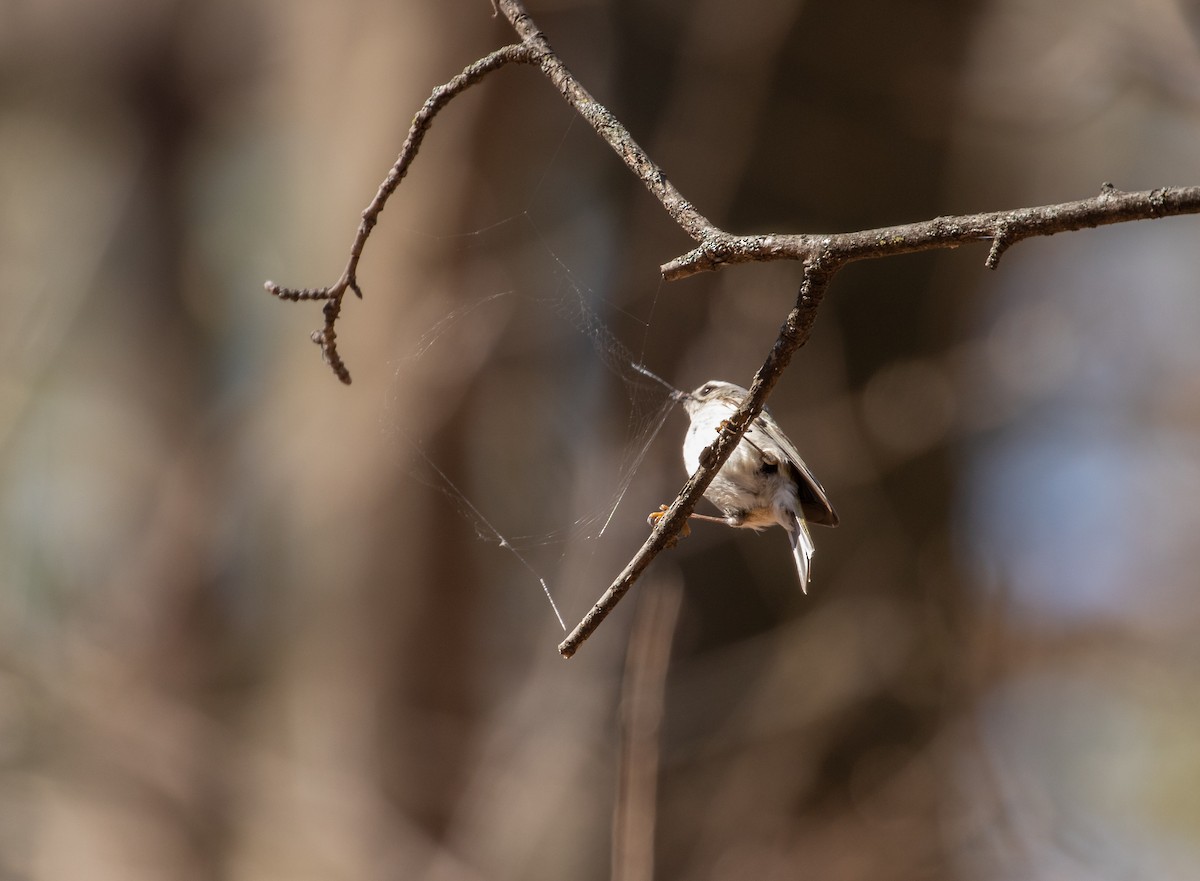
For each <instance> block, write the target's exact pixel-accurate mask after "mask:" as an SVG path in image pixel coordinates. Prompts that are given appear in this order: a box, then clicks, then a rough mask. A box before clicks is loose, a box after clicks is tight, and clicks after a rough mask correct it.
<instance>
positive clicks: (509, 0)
mask: <svg viewBox="0 0 1200 881" xmlns="http://www.w3.org/2000/svg"><path fill="white" fill-rule="evenodd" d="M493 5H494V6H495V8H496V9H497V10H498V11H499V12H500V13H501V14H502V15H503V16H504V17H505V19H507V21H508V23H509V24H510V25H511V26H512V28H513V30H514V31H516V33H517V35H518V36H519V37H520V39H521V41H520V42H519V43H514V44H512V45H510V46H505V47H504V48H502V49H497V50H496V51H495V52H492V53H490V54H488V55H486V56H484V57H483V58H480V59H479V60H478V61H476V62H474V63H472V64H470V65H468V66H467V67H466V68H465V69H464V70H463V71H462V73H460V74H458V76H456V77H454V78H453V79H451V80H450V81H449V82H447V83H445V84H443V85H441V86H438V87H437V88H436V89H434V90H433V93H432V94H431V95H430V96H429V99H428V100H427V101H426V102H425V104H424V105H423V106H422V107H421V109H420V110H419V111H418V112H417V114H416V116H415V117H414V118H413V122H412V126H411V127H410V128H409V132H408V137H407V138H406V139H405V141H404V145H403V147H402V148H401V150H400V155H399V157H398V158H397V159H396V162H395V164H393V166H392V168H391V170H389V171H388V174H387V177H386V178H384V181H383V183H382V184H381V185H380V187H379V191H378V192H377V193H376V194H375V198H374V199H372V200H371V204H370V205H368V206H367V208H366V209H365V210H364V211H363V214H362V222H361V223H360V224H359V226H358V230H357V232H356V233H355V236H354V241H353V242H352V244H351V247H350V257H349V260H348V261H347V263H346V267H345V269H344V270H343V271H342V274H341V276H340V277H339V278H338V280H337V281H336V282H334V283H333V284H332V285H330V286H329V287H325V288H286V287H282V286H280V285H277V284H275V283H274V282H270V281H269V282H267V283H266V288H267V290H268V291H269V292H270V293H271V294H273V295H275V296H277V297H280V298H281V299H285V300H326V301H327V302H326V303H325V307H324V316H325V323H324V326H323V327H322V328H321V329H320V330H318V331H315V332H314V333H313V335H312V338H313V341H314V342H316V343H317V344H318V345H320V347H321V353H322V356H323V357H324V359H325V360H326V362H328V364H329V365H330V367H331V368H332V369H333V371H334V373H335V374H336V375H337V376H338V378H339V379H340V380H341V381H342V382H345V383H348V382H350V373H349V371H348V370H347V369H346V366H345V364H344V363H343V362H342V359H341V357H340V356H339V354H338V351H337V344H336V340H337V334H336V332H335V325H336V323H337V319H338V317H339V315H340V314H341V307H342V299H343V297H344V296H345V294H346V292H347V291H354V293H355V294H356V295H357V296H359V297H361V296H362V290H361V288H360V287H359V284H358V277H357V273H358V262H359V258H360V257H361V256H362V252H363V248H364V247H365V245H366V242H367V239H368V238H369V237H370V235H371V230H372V229H374V227H375V224H376V223H377V222H378V220H379V215H380V213H381V212H382V211H383V208H384V206H385V205H386V204H387V200H388V199H389V198H390V197H391V195H392V193H393V192H395V190H396V188H397V187H398V186H399V184H400V181H401V180H402V179H403V178H404V175H405V174H406V173H407V172H408V169H409V167H410V166H411V165H412V162H413V160H414V159H415V158H416V155H417V152H418V151H419V149H420V147H421V143H422V141H423V140H424V138H425V134H426V133H427V132H428V130H429V126H430V125H431V124H432V122H433V119H434V117H435V116H437V114H438V113H439V112H440V111H441V110H442V109H443V108H444V107H445V106H446V105H447V104H449V103H450V101H451V100H452V99H453V98H455V97H456V96H458V95H459V94H461V93H462V92H463V91H464V90H466V89H468V88H470V87H471V86H473V85H475V84H476V83H478V82H479V81H480V80H482V79H483V78H484V77H485V76H486V75H487V74H489V73H491V72H492V71H495V70H499V69H500V68H502V67H504V66H505V65H507V64H509V63H518V64H532V65H536V66H537V67H538V69H539V70H541V72H542V73H543V74H545V76H546V77H547V78H548V79H549V80H550V82H551V83H552V84H553V85H554V86H555V88H556V89H557V90H558V92H559V94H560V95H562V97H563V100H565V101H566V102H567V103H568V104H570V105H571V106H572V107H573V108H575V110H576V111H577V112H578V113H579V114H580V116H582V117H583V118H584V119H585V120H586V121H587V122H588V124H589V125H591V127H592V128H593V129H595V131H596V133H597V134H598V135H600V137H601V138H603V139H604V141H605V142H606V143H608V145H609V146H610V147H612V149H613V150H614V151H615V152H616V153H617V155H618V156H619V157H620V158H621V160H622V161H623V162H624V163H625V165H626V166H627V167H628V168H629V169H630V171H632V172H633V173H634V175H636V176H637V178H638V179H639V180H641V181H642V183H643V184H644V185H645V186H646V188H647V189H648V190H649V191H650V193H651V194H653V195H654V197H655V198H657V199H658V201H659V202H660V203H661V204H662V206H663V208H664V209H665V210H666V212H667V214H669V215H670V217H671V218H672V219H673V220H674V221H675V222H676V223H677V224H678V225H679V227H680V228H681V229H682V230H683V231H684V232H685V233H687V235H688V236H690V237H691V239H692V240H693V241H695V242H696V245H697V247H696V248H694V249H693V250H691V251H689V252H688V253H686V254H683V255H681V256H679V257H676V258H674V259H673V260H670V261H668V262H667V263H664V264H663V265H662V266H661V267H660V271H661V273H662V276H663V278H664V279H666V280H668V281H674V280H677V279H681V278H687V277H688V276H691V275H695V274H697V273H700V272H708V271H712V270H716V269H720V268H722V267H724V266H728V265H730V264H734V263H749V262H766V261H771V260H794V261H798V262H800V263H801V264H802V265H803V267H804V275H803V281H802V283H801V286H800V293H799V295H798V297H797V299H796V304H795V306H793V307H792V310H791V311H790V312H789V313H788V316H787V318H786V320H785V321H784V322H783V326H782V327H781V328H780V331H779V337H778V338H777V339H776V341H775V344H774V345H773V346H772V347H771V350H770V352H769V353H768V355H767V358H766V360H765V361H764V362H763V365H762V367H761V368H759V370H758V373H757V374H755V377H754V382H753V384H752V385H751V386H750V394H749V395H748V396H747V398H746V400H745V402H744V403H743V404H742V406H741V408H740V409H739V410H738V412H737V414H736V415H735V416H734V417H733V418H732V419H730V420H729V422H728V424H727V427H726V429H725V430H724V431H723V432H722V433H721V434H720V435H719V436H718V438H717V441H716V442H715V443H714V444H713V445H712V446H711V447H709V448H708V450H706V451H705V453H704V455H702V456H701V459H700V467H699V469H698V470H697V471H696V473H695V474H693V475H692V476H691V477H690V478H689V479H688V482H687V483H686V484H685V485H684V487H683V489H682V490H680V492H679V495H678V496H677V497H676V499H675V501H674V502H673V503H672V504H671V506H670V507H669V508H668V509H667V511H666V513H665V514H664V515H663V517H662V518H661V519H660V520H659V521H658V523H657V525H656V526H655V527H654V529H653V531H652V532H651V533H650V536H649V538H647V539H646V541H645V543H644V544H643V545H642V547H641V548H640V549H639V550H638V552H637V553H636V554H635V555H634V557H633V559H632V560H630V562H629V564H628V565H627V566H626V567H625V568H624V570H622V572H621V573H620V575H618V576H617V578H616V580H614V581H613V583H612V584H611V585H610V586H609V588H608V590H606V591H605V592H604V594H603V596H601V598H600V599H599V600H598V601H597V602H596V604H595V605H594V606H593V607H592V609H591V610H590V611H589V612H588V613H587V615H585V616H584V618H583V620H582V621H580V623H579V624H578V625H577V626H576V627H575V629H574V630H573V631H572V632H571V634H570V635H569V636H568V637H567V638H566V639H565V640H564V641H563V642H562V644H561V645H559V651H560V652H561V653H562V655H563V656H564V657H568V658H569V657H571V656H572V655H573V654H574V653H575V651H576V650H577V649H578V648H579V646H580V645H581V644H582V643H583V642H584V640H586V639H587V638H588V636H590V635H591V633H592V632H593V631H594V630H595V629H596V627H597V626H599V624H600V622H601V621H603V620H604V618H605V617H606V616H607V615H608V613H609V612H610V611H611V610H612V609H613V607H614V606H615V605H616V604H617V603H618V602H619V601H620V599H621V597H623V596H624V595H625V593H626V592H627V591H628V590H629V588H630V587H631V586H632V585H633V583H634V581H636V580H637V578H638V576H639V575H640V574H641V573H642V572H643V571H645V569H646V567H647V566H648V565H649V564H650V561H651V560H653V559H654V557H655V556H657V555H658V553H659V552H660V551H662V550H663V549H664V548H667V547H670V546H671V545H673V544H674V543H675V541H677V539H678V536H679V533H680V531H681V530H682V529H683V526H684V524H685V523H686V522H687V518H688V516H689V515H690V514H691V513H692V511H693V510H694V509H695V507H696V504H697V502H698V501H699V500H700V497H701V495H703V493H704V490H705V489H706V488H707V487H708V484H709V483H710V482H711V481H712V479H713V477H714V476H715V475H716V473H717V472H718V471H719V470H720V469H721V466H722V465H723V464H724V463H725V461H726V459H728V458H729V455H730V454H731V453H732V452H733V449H734V447H735V446H736V445H737V443H738V441H739V440H740V439H741V437H742V434H743V433H744V432H745V430H746V427H747V426H748V425H749V424H750V422H751V421H752V420H753V419H754V417H755V416H757V415H758V414H759V413H760V412H761V411H762V409H763V406H764V404H765V403H766V400H767V396H768V395H769V394H770V392H771V389H772V388H773V387H774V385H775V382H776V381H777V380H778V379H779V376H780V375H781V374H782V373H783V371H784V369H785V368H786V367H787V365H788V362H789V361H790V360H791V357H792V355H793V354H794V353H795V351H796V350H797V349H799V348H800V347H801V346H803V345H804V344H805V342H807V341H808V337H809V334H810V333H811V331H812V326H813V322H814V321H815V320H816V314H817V310H818V308H819V307H820V304H821V299H822V297H823V296H824V294H825V291H826V289H827V288H828V286H829V284H830V282H831V281H832V279H833V276H834V275H835V274H836V273H837V271H838V270H839V269H840V268H841V267H843V266H844V265H846V264H847V263H852V262H855V261H858V260H871V259H878V258H881V257H891V256H895V255H898V254H911V253H914V252H917V251H930V250H935V249H940V248H956V247H958V246H960V245H964V244H970V243H975V242H989V243H990V244H991V248H990V251H989V253H988V256H987V259H986V261H985V265H986V266H987V267H988V268H990V269H995V268H996V266H997V264H998V263H999V260H1000V257H1001V255H1002V254H1003V253H1004V251H1006V250H1007V249H1008V248H1009V247H1011V246H1012V245H1014V244H1016V243H1017V242H1019V241H1021V240H1023V239H1027V238H1031V237H1033V236H1048V235H1054V234H1055V233H1059V232H1066V231H1070V230H1079V229H1087V228H1090V227H1096V226H1103V225H1106V224H1112V223H1123V222H1125V221H1130V220H1148V219H1152V218H1159V217H1170V216H1175V215H1181V214H1196V213H1200V187H1163V188H1161V189H1156V190H1150V191H1146V192H1137V193H1126V192H1122V191H1120V190H1117V189H1116V188H1115V187H1113V186H1112V184H1107V183H1106V184H1104V186H1103V188H1102V189H1101V191H1100V193H1099V195H1097V196H1094V197H1093V198H1090V199H1081V200H1079V201H1077V202H1066V203H1063V204H1059V205H1043V206H1040V207H1036V208H1019V209H1016V210H1012V211H997V212H992V213H988V214H971V215H964V216H959V217H938V218H934V219H933V220H927V221H922V222H920V223H910V224H904V225H900V226H892V227H884V228H881V229H873V230H863V231H860V232H849V233H831V234H782V233H767V234H762V235H751V236H739V235H733V234H731V233H728V232H725V231H724V230H722V229H720V228H718V227H717V226H715V225H714V224H713V223H712V222H711V221H709V220H708V219H707V218H706V217H704V215H702V214H701V213H700V212H699V211H697V210H696V208H695V207H694V206H693V205H692V204H691V203H690V202H688V201H687V199H685V198H684V197H683V195H682V194H681V193H680V192H679V191H678V190H677V189H676V188H675V187H674V185H673V184H671V182H670V181H669V180H668V179H667V177H666V175H665V174H664V173H663V171H662V169H660V168H659V167H658V166H657V165H656V164H655V163H654V162H653V161H652V160H651V159H650V157H649V156H648V155H647V154H646V151H645V150H643V149H642V148H641V147H640V146H639V145H638V144H637V142H636V141H635V140H634V139H633V136H632V135H630V133H629V132H628V130H627V129H626V128H625V127H624V126H623V125H622V124H621V123H620V121H619V120H618V119H617V118H616V117H615V116H613V114H612V113H611V112H610V111H609V110H608V109H607V108H606V107H604V106H603V105H602V104H600V103H599V102H597V101H596V100H595V98H593V97H592V96H591V95H590V94H589V93H588V91H587V90H586V89H585V88H584V87H583V86H582V85H581V84H580V82H579V81H578V80H577V79H576V78H575V77H574V76H573V75H572V74H571V72H570V71H569V70H568V69H567V67H566V66H565V65H564V64H563V63H562V61H561V60H560V59H559V57H558V56H557V55H556V54H555V53H554V50H553V49H552V48H551V46H550V43H549V41H548V40H547V39H546V37H545V35H544V34H542V32H541V31H540V30H539V29H538V27H537V25H536V24H535V23H534V21H533V19H532V18H530V16H529V14H528V13H527V12H526V11H525V8H524V6H523V5H522V3H521V2H520V0H493Z"/></svg>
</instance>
